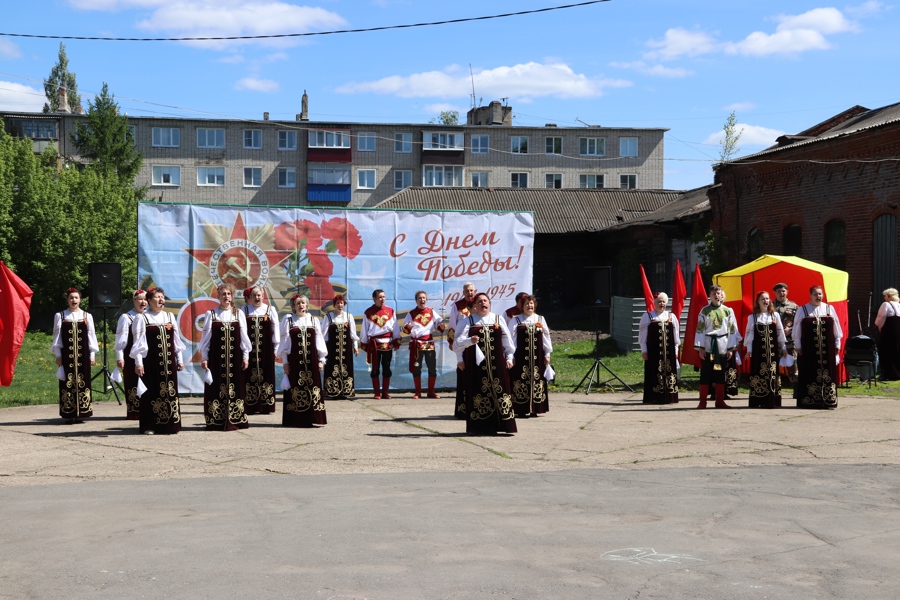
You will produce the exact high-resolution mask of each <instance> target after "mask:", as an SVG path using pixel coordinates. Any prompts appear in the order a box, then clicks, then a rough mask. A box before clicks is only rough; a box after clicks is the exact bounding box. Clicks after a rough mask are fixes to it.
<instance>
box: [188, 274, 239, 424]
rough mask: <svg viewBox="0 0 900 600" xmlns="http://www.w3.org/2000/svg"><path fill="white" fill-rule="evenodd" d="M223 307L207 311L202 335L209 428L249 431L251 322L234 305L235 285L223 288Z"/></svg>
mask: <svg viewBox="0 0 900 600" xmlns="http://www.w3.org/2000/svg"><path fill="white" fill-rule="evenodd" d="M216 295H217V297H218V299H219V306H218V307H217V308H215V309H213V310H210V311H207V313H206V319H205V321H204V323H203V334H202V335H201V336H200V348H199V349H200V358H201V359H203V361H202V363H201V365H202V366H203V369H204V371H206V373H207V375H206V379H205V382H206V388H205V389H204V392H203V416H204V418H205V419H206V428H207V429H218V430H222V431H234V430H236V429H246V428H247V426H248V423H247V414H246V413H245V412H244V371H246V370H247V367H248V366H249V364H250V348H251V346H250V338H249V337H247V320H246V318H245V317H244V313H243V312H241V311H239V310H238V309H237V308H236V307H235V306H234V286H233V285H231V284H230V283H223V284H221V285H219V287H218V288H217V290H216Z"/></svg>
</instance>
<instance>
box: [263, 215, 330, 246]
mask: <svg viewBox="0 0 900 600" xmlns="http://www.w3.org/2000/svg"><path fill="white" fill-rule="evenodd" d="M321 245H322V232H321V230H320V229H319V226H318V225H316V224H315V223H313V222H312V221H307V220H306V219H298V220H296V221H294V222H289V223H282V224H281V225H279V226H277V227H276V228H275V249H276V250H293V249H300V248H304V247H305V248H312V249H316V250H317V249H318V248H319V247H320V246H321Z"/></svg>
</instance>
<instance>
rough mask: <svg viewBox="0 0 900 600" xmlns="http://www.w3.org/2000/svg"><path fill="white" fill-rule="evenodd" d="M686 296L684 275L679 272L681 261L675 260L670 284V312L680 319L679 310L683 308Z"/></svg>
mask: <svg viewBox="0 0 900 600" xmlns="http://www.w3.org/2000/svg"><path fill="white" fill-rule="evenodd" d="M686 296H687V288H686V287H685V286H684V275H683V274H682V273H681V261H680V260H676V261H675V282H674V283H673V284H672V314H673V315H675V317H676V318H677V319H678V320H681V311H682V310H684V299H685V297H686Z"/></svg>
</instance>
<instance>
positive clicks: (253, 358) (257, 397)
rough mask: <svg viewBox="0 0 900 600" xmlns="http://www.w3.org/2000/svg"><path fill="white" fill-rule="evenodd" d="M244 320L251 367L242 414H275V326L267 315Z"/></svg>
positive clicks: (245, 385) (248, 317)
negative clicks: (248, 342)
mask: <svg viewBox="0 0 900 600" xmlns="http://www.w3.org/2000/svg"><path fill="white" fill-rule="evenodd" d="M243 310H244V316H245V317H246V318H247V337H249V338H250V346H251V349H250V358H249V363H250V366H249V367H248V368H247V371H246V373H245V375H244V411H245V412H246V413H247V414H248V415H255V414H257V413H259V414H269V413H273V412H275V345H274V344H273V343H272V334H273V333H274V331H275V327H277V326H278V323H275V322H273V321H272V319H271V318H270V316H269V314H268V313H266V314H265V315H261V316H250V315H249V314H248V311H247V307H246V306H244V308H243Z"/></svg>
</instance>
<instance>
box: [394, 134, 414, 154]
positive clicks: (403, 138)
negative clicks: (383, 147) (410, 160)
mask: <svg viewBox="0 0 900 600" xmlns="http://www.w3.org/2000/svg"><path fill="white" fill-rule="evenodd" d="M394 152H402V153H409V152H412V134H411V133H395V134H394Z"/></svg>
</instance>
